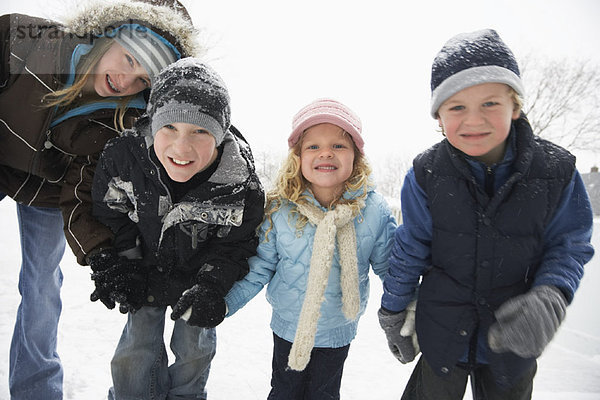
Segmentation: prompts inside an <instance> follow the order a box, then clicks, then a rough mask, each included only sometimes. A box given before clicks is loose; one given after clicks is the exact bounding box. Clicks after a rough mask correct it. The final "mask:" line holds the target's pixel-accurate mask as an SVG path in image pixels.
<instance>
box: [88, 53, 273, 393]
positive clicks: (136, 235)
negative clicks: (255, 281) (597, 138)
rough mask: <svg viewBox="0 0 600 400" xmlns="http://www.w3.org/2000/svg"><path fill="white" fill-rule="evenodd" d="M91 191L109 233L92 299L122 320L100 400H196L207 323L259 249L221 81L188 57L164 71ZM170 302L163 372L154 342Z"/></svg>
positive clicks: (250, 186)
mask: <svg viewBox="0 0 600 400" xmlns="http://www.w3.org/2000/svg"><path fill="white" fill-rule="evenodd" d="M92 195H93V199H94V215H95V216H96V217H97V218H98V219H99V220H100V221H101V222H103V223H104V224H106V225H107V226H109V227H110V228H111V230H112V231H113V232H114V235H115V237H114V241H113V247H110V248H106V249H103V250H102V254H103V255H104V259H105V261H106V262H105V263H104V264H105V265H104V268H100V269H99V270H96V271H95V272H94V273H93V274H92V279H93V280H94V283H95V286H96V289H95V291H94V293H93V294H92V300H98V299H99V300H101V301H102V303H104V304H105V305H106V306H107V307H108V308H113V307H114V306H115V302H118V303H120V310H121V312H123V313H128V320H127V326H126V328H125V329H124V330H123V334H122V337H121V340H120V341H119V345H118V347H117V349H116V351H115V355H114V357H113V360H112V362H111V369H112V376H113V387H112V388H111V389H110V391H109V398H110V399H113V398H146V397H148V388H156V393H154V395H156V397H160V398H162V397H165V396H166V395H167V393H177V395H178V396H181V397H182V398H183V397H185V398H191V397H194V398H202V399H205V398H206V397H205V396H206V392H205V384H206V380H207V378H208V371H209V367H210V363H211V360H212V358H213V356H214V353H215V329H214V327H215V326H216V325H218V324H219V323H220V322H221V321H222V320H223V318H224V316H225V302H224V296H225V294H226V293H227V292H228V291H229V289H230V288H231V286H232V285H233V283H234V282H235V281H236V280H238V279H240V278H242V277H243V276H244V275H245V274H246V273H247V271H248V262H247V259H248V257H250V256H252V255H254V254H255V253H256V246H257V238H256V233H255V232H256V227H257V226H258V224H259V223H260V222H261V220H262V217H263V206H264V194H263V190H262V186H261V184H260V182H259V180H258V177H257V176H256V173H255V170H254V163H253V159H252V154H251V152H250V148H249V146H248V144H247V142H246V141H245V139H244V138H243V137H242V136H241V134H240V133H239V132H238V131H237V129H235V128H234V127H233V126H230V108H229V95H228V92H227V88H226V87H225V84H224V83H223V81H222V80H221V78H220V77H219V76H218V75H217V74H216V73H215V72H214V71H213V70H212V69H211V68H210V67H208V66H207V65H205V64H203V63H201V62H199V61H198V60H196V59H181V60H179V61H177V62H175V63H174V64H171V65H170V66H168V67H167V68H165V69H163V71H162V72H161V73H160V75H158V76H157V78H156V81H155V82H154V86H153V88H152V92H151V94H150V100H149V102H148V107H147V112H146V114H145V115H144V116H143V117H142V118H141V119H140V120H139V121H138V122H137V123H136V125H135V127H134V129H132V130H131V131H127V132H126V133H125V134H124V135H123V136H122V137H120V138H117V139H114V140H112V141H110V142H109V143H108V144H107V146H106V147H105V149H104V152H103V154H102V157H101V158H100V161H99V163H98V168H97V170H96V174H95V177H94V187H93V190H92ZM169 306H170V307H172V309H173V311H172V313H171V318H172V319H173V320H175V324H174V327H173V334H172V339H171V348H172V350H173V352H174V353H175V354H176V355H177V357H176V359H175V362H174V363H173V364H172V365H171V366H168V361H167V358H166V356H165V354H164V347H165V346H164V343H163V334H164V332H163V330H164V323H165V313H166V311H167V307H169ZM156 365H159V368H158V370H157V369H156ZM173 371H177V373H173Z"/></svg>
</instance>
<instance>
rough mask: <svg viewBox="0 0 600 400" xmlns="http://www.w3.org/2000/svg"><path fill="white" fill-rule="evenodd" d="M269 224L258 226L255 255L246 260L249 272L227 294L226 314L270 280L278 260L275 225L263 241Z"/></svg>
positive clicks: (252, 296) (235, 309)
mask: <svg viewBox="0 0 600 400" xmlns="http://www.w3.org/2000/svg"><path fill="white" fill-rule="evenodd" d="M270 226H271V223H270V221H268V220H267V221H264V222H263V224H262V225H261V228H260V238H259V244H258V248H257V249H256V255H255V256H254V257H251V258H250V259H249V260H248V264H249V266H250V272H248V275H246V276H245V277H244V279H242V280H240V281H238V282H236V283H235V284H234V285H233V287H232V288H231V290H230V291H229V293H228V294H227V296H225V302H226V303H227V310H228V313H227V316H231V315H233V314H235V313H236V312H237V311H238V310H239V309H240V308H242V307H243V306H245V305H246V303H248V302H249V301H250V300H252V299H253V298H254V296H256V295H257V294H258V293H259V292H260V291H261V290H262V288H263V287H264V286H265V285H266V284H267V283H269V282H270V281H271V279H272V278H273V275H275V269H276V268H277V263H278V261H279V256H278V254H277V245H276V243H277V231H276V227H275V225H273V229H272V230H271V231H270V232H269V240H268V241H265V232H266V230H267V229H268V228H269V227H270Z"/></svg>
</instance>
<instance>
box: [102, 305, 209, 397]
mask: <svg viewBox="0 0 600 400" xmlns="http://www.w3.org/2000/svg"><path fill="white" fill-rule="evenodd" d="M165 312H166V307H142V308H141V309H139V310H138V311H136V312H135V313H129V314H128V317H127V324H126V325H125V328H124V329H123V333H122V334H121V339H120V340H119V344H118V345H117V349H116V350H115V354H114V356H113V359H112V361H111V373H112V379H113V387H112V388H110V390H109V392H108V398H109V400H159V399H160V400H163V399H168V400H184V399H186V400H187V399H206V389H205V386H206V381H207V379H208V373H209V370H210V363H211V361H212V359H213V357H214V356H215V352H216V347H217V341H216V333H215V329H214V328H211V329H204V328H199V327H195V326H191V325H188V324H187V323H186V322H185V321H183V320H181V319H179V320H177V321H175V324H174V327H173V334H172V336H171V350H172V351H173V354H174V355H175V362H174V363H173V364H172V365H170V366H169V365H168V359H167V352H166V349H165V343H164V338H163V337H164V336H163V335H164V328H165Z"/></svg>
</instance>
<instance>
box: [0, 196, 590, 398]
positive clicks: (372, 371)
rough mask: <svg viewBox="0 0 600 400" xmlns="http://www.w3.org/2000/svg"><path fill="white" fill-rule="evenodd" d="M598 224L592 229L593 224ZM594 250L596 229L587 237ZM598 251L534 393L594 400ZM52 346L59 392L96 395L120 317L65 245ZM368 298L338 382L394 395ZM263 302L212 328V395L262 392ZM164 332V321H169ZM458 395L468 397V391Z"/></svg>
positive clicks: (392, 365)
mask: <svg viewBox="0 0 600 400" xmlns="http://www.w3.org/2000/svg"><path fill="white" fill-rule="evenodd" d="M0 221H2V222H1V227H0V232H1V233H2V234H1V237H2V240H0V254H1V255H2V271H3V273H2V274H1V275H0V285H1V286H2V290H1V291H0V305H2V308H1V309H0V340H1V343H0V399H1V400H3V399H9V394H8V348H9V345H10V340H11V335H12V330H13V324H14V319H15V312H16V309H17V306H18V303H19V294H18V290H17V280H18V273H19V265H20V248H19V241H18V229H17V224H16V213H15V205H14V203H13V202H12V201H11V200H10V199H6V200H4V201H2V202H0ZM598 224H600V222H598V223H597V225H596V226H597V227H600V226H599V225H598ZM594 244H595V246H596V248H597V249H600V235H596V237H595V238H594ZM599 266H600V257H596V258H594V259H593V260H592V262H591V263H590V264H588V266H587V268H586V274H585V277H584V279H583V281H582V284H581V288H580V290H579V291H578V293H577V295H576V297H575V301H574V302H573V304H572V305H571V307H570V308H569V311H568V314H567V319H566V321H565V322H564V324H563V325H562V327H561V328H560V331H559V333H558V335H557V337H556V338H555V340H554V341H553V342H552V343H551V344H550V346H549V347H548V349H547V351H546V352H545V353H544V354H543V355H542V357H541V358H540V360H539V369H538V374H537V377H536V379H535V388H534V396H533V398H534V399H535V400H559V399H560V400H592V399H600V312H598V309H597V308H596V307H599V306H600V270H599V268H598V267H599ZM62 268H63V273H64V276H65V278H64V286H63V295H62V297H63V315H62V319H61V325H60V335H59V354H60V356H61V358H62V360H63V364H64V368H65V384H64V390H65V399H68V400H96V399H97V400H100V399H104V398H106V392H107V389H108V387H109V386H110V371H109V362H110V359H111V356H112V353H113V350H114V347H115V345H116V343H117V341H118V339H119V336H120V333H121V329H122V327H123V325H124V322H125V316H123V315H121V314H120V313H119V312H118V311H116V310H112V311H109V310H107V309H105V308H104V306H103V305H102V304H100V303H99V302H97V303H92V302H90V301H89V300H88V299H89V294H90V293H91V291H92V284H91V281H90V279H89V270H88V268H87V267H85V268H84V267H81V266H79V265H77V264H76V262H75V260H74V258H73V257H72V255H71V254H70V253H69V252H67V255H66V256H65V259H64V261H63V264H62ZM373 278H374V279H372V285H371V289H372V292H371V302H370V304H369V308H368V310H367V314H366V315H365V316H363V318H362V320H361V325H360V327H359V333H358V337H357V338H356V339H355V340H354V342H353V343H352V345H351V347H350V354H349V357H348V360H347V361H346V366H345V372H344V377H343V380H342V399H344V400H366V399H369V400H379V399H399V398H400V395H401V393H402V390H403V388H404V385H405V383H406V381H407V380H408V378H409V376H410V373H411V371H412V367H413V365H412V364H411V365H402V364H400V363H399V362H398V361H396V359H395V358H393V356H392V355H391V354H390V353H389V350H388V349H387V345H386V341H385V337H384V334H383V332H382V331H381V329H380V328H379V325H378V323H377V318H376V311H377V308H378V305H379V298H380V296H381V284H380V282H379V280H378V279H377V278H376V277H375V276H373ZM269 316H270V308H269V306H268V304H267V302H266V300H265V299H264V294H263V293H261V294H259V295H258V296H257V297H256V298H255V299H254V300H253V301H251V302H250V303H249V304H248V306H247V307H246V308H245V309H243V310H241V311H240V312H238V313H237V314H236V315H235V316H233V317H232V318H231V319H228V320H226V321H225V322H224V323H223V324H222V325H221V326H219V327H218V328H217V329H218V335H217V341H218V350H217V355H216V357H215V360H214V362H213V367H212V371H211V376H210V379H209V383H208V390H209V398H211V399H214V400H224V399H226V400H230V399H236V400H237V399H243V400H252V399H265V398H266V396H267V393H268V391H269V379H270V373H271V367H270V362H271V349H272V336H271V331H270V329H269V326H268V323H269ZM167 336H168V329H167ZM465 399H471V396H470V393H467V395H466V396H465Z"/></svg>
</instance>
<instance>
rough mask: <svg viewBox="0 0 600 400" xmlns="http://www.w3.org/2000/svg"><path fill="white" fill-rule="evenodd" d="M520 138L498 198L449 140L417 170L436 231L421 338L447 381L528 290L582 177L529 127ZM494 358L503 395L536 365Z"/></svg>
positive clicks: (518, 127) (423, 295)
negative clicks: (565, 199) (563, 203)
mask: <svg viewBox="0 0 600 400" xmlns="http://www.w3.org/2000/svg"><path fill="white" fill-rule="evenodd" d="M514 128H515V132H513V134H516V158H515V161H514V163H513V165H512V172H511V174H510V176H509V178H508V180H507V181H506V182H505V183H504V184H503V185H502V186H501V187H500V188H499V189H498V190H497V191H496V192H495V193H494V196H493V197H491V198H490V197H489V196H488V195H487V194H486V192H485V190H484V189H483V187H482V186H480V185H478V184H477V183H476V181H475V178H474V177H473V175H472V173H471V171H470V168H469V165H468V164H467V162H466V160H465V159H464V154H463V153H461V152H460V151H458V150H457V149H455V148H454V147H452V146H451V145H450V143H449V142H448V141H447V140H444V141H442V142H440V143H438V144H437V145H436V146H434V147H432V148H431V149H430V150H428V151H426V152H424V153H422V154H421V155H419V156H418V157H417V158H415V161H414V171H415V175H416V178H417V182H418V183H419V185H420V186H421V187H422V188H423V190H424V191H425V192H426V194H427V198H428V206H429V209H430V211H431V215H432V221H433V238H432V267H431V269H430V270H429V271H428V272H427V273H426V274H425V275H424V276H423V280H422V283H421V287H420V289H419V298H418V303H417V304H418V308H417V316H416V324H417V325H416V328H417V335H418V337H419V343H420V345H421V349H422V352H423V355H424V357H425V359H426V360H427V362H428V363H429V364H430V365H431V366H432V367H433V369H434V371H436V372H437V373H438V374H440V375H445V374H448V373H449V372H450V371H451V370H452V368H453V367H454V366H455V365H456V363H457V361H458V360H459V358H460V357H461V356H463V355H464V354H465V352H466V351H467V349H468V348H469V343H470V342H471V343H472V338H473V335H477V333H478V332H484V333H486V336H487V330H488V329H489V327H490V325H491V324H492V323H493V322H494V316H493V312H494V311H495V310H496V309H497V308H498V307H499V306H500V305H501V304H502V303H503V302H504V301H506V300H507V299H509V298H511V297H514V296H516V295H519V294H522V293H524V292H526V291H527V290H528V289H529V288H530V286H531V281H532V277H533V276H534V275H535V273H536V270H537V268H538V266H539V262H540V259H541V257H542V254H543V245H544V243H543V235H544V231H545V228H546V226H547V225H548V223H549V222H550V220H551V219H552V217H553V215H554V213H555V210H556V208H557V205H558V202H559V200H560V197H561V194H562V192H563V189H564V188H565V186H566V185H567V184H568V183H569V181H570V179H571V178H572V175H573V173H574V170H575V158H574V157H573V156H572V155H571V154H570V153H568V152H567V151H566V150H564V149H562V148H560V147H558V146H556V145H554V144H552V143H550V142H548V141H545V140H543V139H540V138H537V137H534V135H533V134H532V132H531V127H530V125H529V123H528V121H527V120H526V119H525V118H524V117H521V118H520V119H518V120H517V121H515V122H514ZM486 347H487V344H486ZM487 358H488V361H489V362H490V366H491V368H492V370H493V371H494V374H495V376H496V378H497V381H498V383H499V384H501V385H503V386H507V385H510V384H511V383H512V382H513V381H514V380H515V379H516V378H517V377H518V376H519V375H520V374H521V373H522V372H524V371H525V370H527V369H528V368H530V367H531V366H532V363H533V362H534V360H533V359H528V360H526V359H522V358H520V357H518V356H516V355H514V354H512V353H503V354H495V353H492V352H491V351H490V350H489V348H488V354H487Z"/></svg>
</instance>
